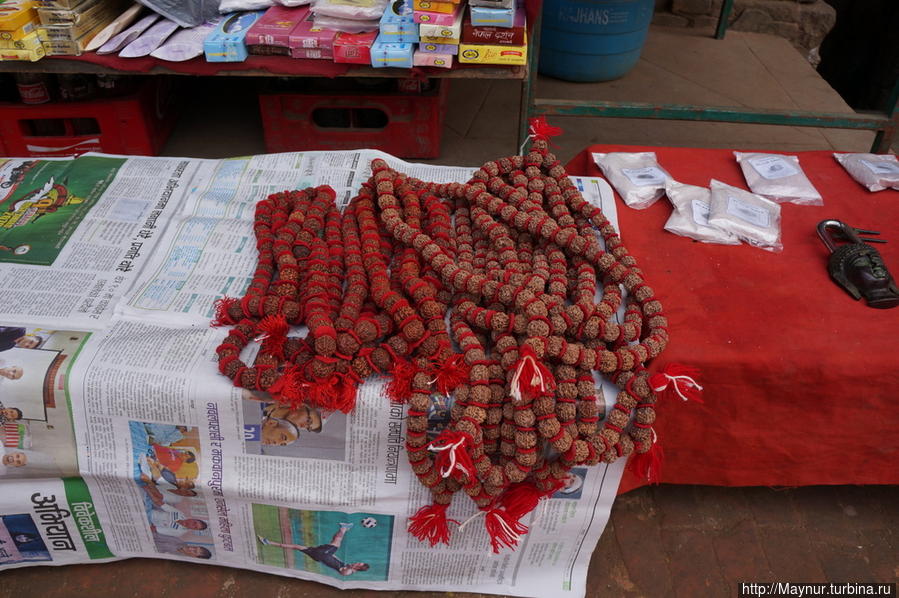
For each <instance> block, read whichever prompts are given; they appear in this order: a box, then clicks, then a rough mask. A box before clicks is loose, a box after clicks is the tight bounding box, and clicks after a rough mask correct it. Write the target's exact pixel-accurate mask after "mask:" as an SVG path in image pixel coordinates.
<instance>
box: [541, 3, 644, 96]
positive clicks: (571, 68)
mask: <svg viewBox="0 0 899 598" xmlns="http://www.w3.org/2000/svg"><path fill="white" fill-rule="evenodd" d="M654 7H655V0H544V2H543V27H542V29H541V30H540V65H539V70H540V73H542V74H544V75H549V76H550V77H556V78H558V79H565V80H567V81H609V80H611V79H617V78H618V77H621V76H623V75H624V74H625V73H627V72H628V71H629V70H630V69H631V68H633V66H634V65H635V64H637V61H638V60H639V59H640V52H641V50H642V49H643V43H644V42H645V41H646V33H647V31H648V30H649V23H650V21H651V20H652V11H653V8H654Z"/></svg>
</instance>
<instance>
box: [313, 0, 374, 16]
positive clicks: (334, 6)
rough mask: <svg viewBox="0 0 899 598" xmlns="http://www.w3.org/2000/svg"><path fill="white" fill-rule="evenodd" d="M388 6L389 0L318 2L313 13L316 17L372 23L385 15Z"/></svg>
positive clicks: (314, 4)
mask: <svg viewBox="0 0 899 598" xmlns="http://www.w3.org/2000/svg"><path fill="white" fill-rule="evenodd" d="M387 4H388V0H352V1H347V0H317V1H316V2H315V3H313V4H312V12H313V13H315V16H316V17H319V16H321V15H324V16H328V17H337V18H340V19H352V20H354V21H372V20H376V19H380V18H381V17H382V16H383V15H384V11H385V10H386V9H387Z"/></svg>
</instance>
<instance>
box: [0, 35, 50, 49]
mask: <svg viewBox="0 0 899 598" xmlns="http://www.w3.org/2000/svg"><path fill="white" fill-rule="evenodd" d="M40 47H41V38H40V36H39V35H38V34H37V31H32V32H31V33H29V34H28V35H26V36H24V37H23V38H22V39H17V40H15V41H13V40H0V50H37V49H38V48H40Z"/></svg>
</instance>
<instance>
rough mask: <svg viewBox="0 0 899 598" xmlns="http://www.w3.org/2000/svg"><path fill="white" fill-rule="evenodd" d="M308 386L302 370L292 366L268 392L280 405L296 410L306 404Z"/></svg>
mask: <svg viewBox="0 0 899 598" xmlns="http://www.w3.org/2000/svg"><path fill="white" fill-rule="evenodd" d="M306 386H307V385H306V381H305V380H304V379H303V374H302V370H301V369H300V368H299V367H297V366H292V367H289V368H287V369H286V370H284V372H282V373H281V375H280V376H279V377H278V379H277V380H275V382H274V384H272V385H271V386H269V387H268V388H267V389H266V390H267V391H268V393H269V394H270V395H272V398H274V399H275V400H276V401H278V402H279V403H281V404H283V405H287V406H289V407H291V408H296V407H299V406H300V405H302V404H303V403H305V402H306V392H305V391H306Z"/></svg>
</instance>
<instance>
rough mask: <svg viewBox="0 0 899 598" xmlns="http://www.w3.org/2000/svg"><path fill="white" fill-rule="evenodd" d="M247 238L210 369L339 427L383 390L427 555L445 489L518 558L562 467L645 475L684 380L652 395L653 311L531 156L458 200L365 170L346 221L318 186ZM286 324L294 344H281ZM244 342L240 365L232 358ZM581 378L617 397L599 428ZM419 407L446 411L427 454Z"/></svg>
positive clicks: (606, 239) (621, 258) (648, 293)
mask: <svg viewBox="0 0 899 598" xmlns="http://www.w3.org/2000/svg"><path fill="white" fill-rule="evenodd" d="M595 231H598V234H599V236H600V237H601V242H600V240H598V238H597V235H596V232H595ZM255 232H256V237H257V248H258V249H259V265H258V266H257V269H256V272H255V274H254V277H253V279H252V282H251V283H250V286H249V288H248V290H247V294H246V296H245V297H243V298H242V299H240V300H239V301H238V300H224V301H223V302H222V303H221V304H220V306H219V307H220V309H219V318H218V319H219V321H220V322H221V323H227V324H234V328H233V329H232V330H231V332H230V334H229V336H228V337H227V338H226V339H225V342H224V343H223V344H222V345H221V346H220V347H219V349H218V354H219V367H220V370H221V371H222V372H223V373H224V374H225V375H228V376H229V377H230V378H231V379H232V380H233V381H234V383H235V384H236V385H238V386H244V387H247V388H255V389H260V390H267V391H268V392H270V393H271V394H272V395H273V396H274V397H275V398H276V399H277V400H279V401H282V402H285V403H289V404H297V403H302V402H309V403H313V404H316V405H321V406H328V407H331V408H340V409H343V410H345V411H349V410H350V409H351V408H352V406H353V404H354V397H355V388H356V385H357V384H358V383H359V382H360V381H361V380H362V379H364V378H365V377H367V376H369V375H371V374H380V375H388V376H389V377H390V381H389V383H388V385H387V390H388V395H389V397H390V399H391V400H392V401H403V402H406V403H407V404H408V411H407V421H406V423H407V444H406V447H407V452H408V456H409V462H410V464H411V467H412V470H413V471H414V472H415V474H416V475H417V476H418V478H419V480H420V481H421V483H422V484H424V485H425V486H426V487H427V488H428V489H429V490H430V491H431V494H432V501H433V502H432V504H431V505H428V506H426V507H423V508H422V509H421V510H419V512H418V513H416V514H415V515H414V516H413V517H412V518H410V524H409V530H410V532H411V533H412V534H414V535H415V536H416V537H418V538H419V539H422V540H428V541H430V543H431V544H432V545H433V544H435V543H437V542H448V541H449V537H450V527H449V523H451V521H452V520H449V519H448V518H447V515H446V511H447V507H448V506H449V504H450V503H451V501H452V498H453V496H454V495H455V493H456V492H458V491H459V490H462V491H464V492H465V493H466V494H467V495H468V496H469V497H471V499H472V500H473V501H474V502H475V504H476V505H477V506H478V508H479V509H480V510H481V511H482V512H483V514H484V523H485V526H486V529H487V531H488V534H489V536H490V539H491V544H492V547H493V549H494V551H498V550H500V548H501V547H503V546H506V547H514V546H515V545H516V544H517V542H518V540H519V538H520V536H521V534H523V533H525V532H526V531H527V527H526V525H525V524H524V523H523V522H522V519H523V518H524V516H525V515H526V514H527V513H528V512H530V511H531V510H533V509H534V507H535V506H536V505H537V504H538V503H539V501H540V500H541V499H542V498H545V497H548V496H550V495H552V494H553V493H554V492H555V491H557V490H558V489H559V488H560V487H561V486H563V485H564V484H565V481H566V480H567V479H568V477H569V475H570V470H571V468H572V467H574V466H576V465H593V464H597V463H599V462H601V461H603V462H612V461H615V460H616V459H618V458H619V457H622V456H627V455H630V454H632V453H636V454H637V455H638V456H639V457H641V458H642V459H643V461H644V463H649V462H650V461H652V460H653V459H656V458H657V457H658V455H657V454H655V453H656V452H657V451H655V450H654V449H655V448H657V443H656V434H655V432H654V431H653V428H652V426H653V423H654V421H655V410H654V404H655V400H656V398H655V396H654V392H653V391H654V390H655V391H661V390H663V389H664V388H665V386H666V385H667V384H668V382H669V381H673V382H674V386H675V390H677V385H678V381H679V380H680V381H681V383H682V384H687V386H689V383H684V382H683V381H682V379H683V378H686V379H687V380H689V381H690V382H694V380H693V379H692V378H689V377H687V376H686V375H685V374H684V375H680V376H678V373H677V372H675V375H674V376H670V375H668V376H666V375H663V374H657V375H656V376H662V377H661V378H656V377H654V378H653V380H652V382H650V380H649V375H648V372H647V371H646V369H645V364H646V362H647V361H649V360H651V359H653V358H655V357H657V356H658V355H659V353H660V352H661V351H662V350H663V348H664V347H665V345H666V343H667V341H668V331H667V319H666V318H665V316H664V314H663V312H662V307H661V304H660V303H659V301H658V300H657V299H656V298H655V296H654V293H653V291H652V289H651V288H650V287H649V286H648V285H647V284H646V282H645V281H644V279H643V276H642V273H641V272H640V270H639V269H637V268H636V262H635V260H634V259H633V257H631V256H630V255H629V254H628V252H627V250H626V249H625V247H624V246H623V245H622V243H621V240H620V238H619V237H618V235H617V233H616V232H615V230H614V227H612V226H611V224H610V223H609V222H608V221H607V220H606V218H605V217H604V215H603V214H602V212H601V211H600V210H599V209H598V208H596V207H594V206H592V205H590V204H589V203H587V202H586V201H584V199H583V197H582V196H581V195H580V193H579V192H578V190H577V188H576V187H575V186H574V185H573V184H572V183H571V182H570V181H569V179H568V177H567V175H566V174H565V171H564V169H563V168H562V166H561V164H560V163H559V162H558V161H557V160H556V159H555V157H554V156H553V155H552V154H551V153H550V152H549V151H548V150H547V146H546V142H545V141H542V140H538V141H536V142H535V143H534V145H533V148H532V150H531V151H530V152H529V153H528V154H527V155H526V156H524V157H522V156H513V157H510V158H503V159H501V160H498V161H494V162H489V163H487V164H485V165H484V166H482V167H481V168H480V169H479V170H478V171H477V172H475V174H474V176H473V178H472V180H471V181H470V182H469V183H467V184H457V183H454V184H434V183H426V182H423V181H419V180H416V179H413V178H411V177H408V176H406V175H404V174H401V173H398V172H396V171H394V170H392V169H390V168H389V167H388V165H387V164H386V163H385V162H383V161H382V160H375V161H374V162H373V163H372V176H371V179H370V180H369V181H368V182H367V183H365V184H364V185H363V186H362V188H361V189H360V191H359V194H358V195H357V196H356V197H355V198H353V200H352V201H351V202H350V204H349V206H348V207H347V208H346V209H345V210H344V212H343V214H342V215H341V214H340V213H338V211H337V208H336V206H335V204H334V193H333V191H331V190H330V189H329V188H326V187H320V188H316V189H307V190H305V191H302V192H286V193H281V194H275V195H273V196H271V197H270V198H269V199H267V200H265V201H263V202H260V204H259V206H258V207H257V211H256V224H255ZM622 287H623V288H624V289H625V290H626V291H627V294H628V300H627V302H626V304H625V310H624V317H623V320H622V322H621V323H618V322H617V321H616V320H615V313H616V311H617V310H618V309H619V307H620V306H621V304H622V291H621V288H622ZM597 289H599V290H601V299H600V300H599V301H598V302H597V301H596V292H597ZM447 323H448V324H449V326H447ZM298 324H306V325H307V326H308V327H309V335H308V336H307V337H306V338H305V339H296V338H292V337H287V336H286V334H287V326H288V325H298ZM260 337H262V346H261V348H260V352H259V355H258V357H257V359H256V361H255V363H254V364H253V365H252V366H246V365H245V364H243V363H242V362H241V361H240V358H239V353H240V351H241V349H242V348H243V347H244V346H246V344H248V343H249V342H252V341H253V340H254V339H258V338H260ZM454 346H455V347H457V348H458V352H455V353H454V350H453V347H454ZM593 370H597V371H599V372H600V373H602V374H603V375H605V376H607V377H608V379H610V380H611V381H612V382H614V383H615V384H616V385H617V386H618V387H619V389H620V390H619V392H618V395H617V397H616V399H615V405H614V408H613V409H611V410H610V412H609V413H608V414H606V416H605V418H604V420H602V422H601V419H602V417H601V416H602V415H603V414H602V409H603V401H602V398H601V395H600V396H597V388H596V384H595V382H594V378H593V373H592V372H593ZM696 387H697V388H698V389H700V390H701V387H698V383H697V384H696ZM435 392H438V393H440V394H447V395H449V394H452V395H453V399H454V403H453V407H452V410H451V419H450V423H449V425H448V427H447V428H446V429H445V430H443V431H442V432H441V433H440V434H439V435H438V436H437V437H436V438H435V439H429V434H428V416H427V414H428V410H429V407H430V405H431V400H432V399H431V396H432V393H435ZM678 394H679V395H680V396H682V398H685V397H684V396H683V395H682V394H681V393H680V392H679V391H678ZM600 422H601V423H600ZM643 467H644V468H645V467H646V465H644V466H643Z"/></svg>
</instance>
